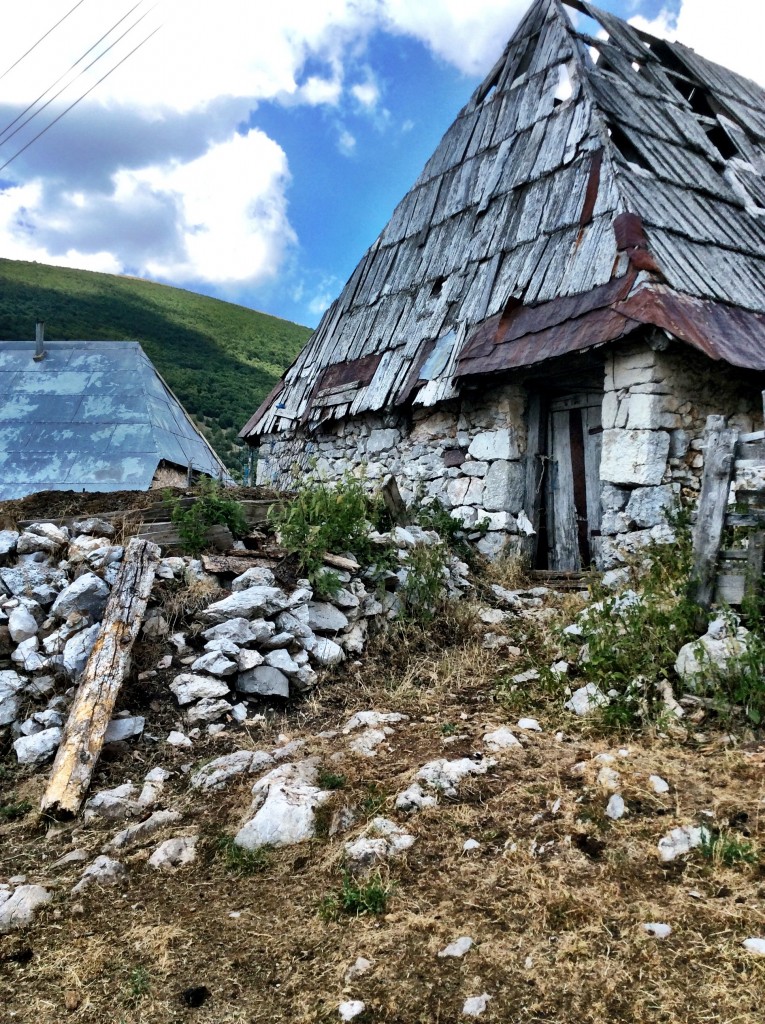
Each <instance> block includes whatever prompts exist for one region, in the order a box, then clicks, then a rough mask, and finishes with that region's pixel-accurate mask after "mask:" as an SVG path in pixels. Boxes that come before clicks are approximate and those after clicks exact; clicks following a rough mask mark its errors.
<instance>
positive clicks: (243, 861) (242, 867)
mask: <svg viewBox="0 0 765 1024" xmlns="http://www.w3.org/2000/svg"><path fill="white" fill-rule="evenodd" d="M218 852H219V854H220V855H221V856H222V858H223V863H224V865H225V867H226V869H227V870H228V871H231V872H232V873H233V874H236V875H257V874H260V872H261V871H265V870H266V868H267V867H268V866H269V865H270V863H271V857H270V849H269V847H267V846H259V847H258V848H257V849H256V850H245V849H244V847H243V846H237V844H236V843H235V842H234V837H233V836H227V835H222V836H220V837H219V839H218Z"/></svg>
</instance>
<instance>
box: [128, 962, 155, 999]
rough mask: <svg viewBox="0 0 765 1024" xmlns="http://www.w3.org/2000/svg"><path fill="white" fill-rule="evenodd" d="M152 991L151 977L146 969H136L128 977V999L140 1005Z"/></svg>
mask: <svg viewBox="0 0 765 1024" xmlns="http://www.w3.org/2000/svg"><path fill="white" fill-rule="evenodd" d="M150 989H151V977H150V976H149V972H148V971H147V970H146V968H145V967H140V966H139V967H134V968H133V969H132V971H131V972H130V973H129V974H128V977H127V998H128V1001H129V1002H131V1003H138V1002H140V1000H141V999H143V997H144V996H146V995H148V994H149V990H150Z"/></svg>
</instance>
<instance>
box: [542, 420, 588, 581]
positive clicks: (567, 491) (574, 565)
mask: <svg viewBox="0 0 765 1024" xmlns="http://www.w3.org/2000/svg"><path fill="white" fill-rule="evenodd" d="M550 421H551V430H550V436H551V447H550V451H551V453H552V457H553V461H552V473H551V474H550V484H551V486H550V490H551V492H552V493H551V494H550V500H549V501H548V510H549V509H552V538H551V541H552V544H551V551H550V568H551V569H558V570H561V569H566V570H568V569H579V568H581V560H580V557H579V544H578V540H577V523H576V507H575V505H574V478H573V473H572V468H571V441H570V436H569V413H568V411H567V410H565V411H562V412H552V413H551V415H550ZM550 519H551V517H550V513H549V511H548V529H549V527H550V525H551V524H550Z"/></svg>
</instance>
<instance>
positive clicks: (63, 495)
mask: <svg viewBox="0 0 765 1024" xmlns="http://www.w3.org/2000/svg"><path fill="white" fill-rule="evenodd" d="M166 492H169V493H170V494H171V495H173V496H175V497H178V496H182V495H184V494H186V493H187V492H186V489H185V488H182V487H167V488H161V489H159V490H151V491H88V492H84V491H40V492H38V493H37V494H30V495H29V496H28V497H26V498H17V499H16V500H14V501H0V521H2V522H3V523H7V524H8V525H13V524H14V523H17V522H19V521H21V520H30V519H63V518H65V517H68V516H97V515H102V514H104V513H106V512H128V511H131V510H134V509H141V508H148V507H149V506H150V505H156V504H161V503H162V500H163V496H164V494H165V493H166ZM226 494H227V495H229V494H230V495H231V497H232V498H234V499H235V500H237V501H258V500H264V499H267V498H273V497H276V492H275V491H273V490H271V489H270V488H267V487H232V488H231V489H230V490H227V491H226Z"/></svg>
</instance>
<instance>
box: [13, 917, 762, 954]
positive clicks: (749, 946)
mask: <svg viewBox="0 0 765 1024" xmlns="http://www.w3.org/2000/svg"><path fill="white" fill-rule="evenodd" d="M0 913H2V911H0ZM741 945H742V946H743V947H744V949H745V950H746V951H747V952H748V953H754V954H756V955H757V956H765V939H744V941H743V942H742V943H741Z"/></svg>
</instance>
